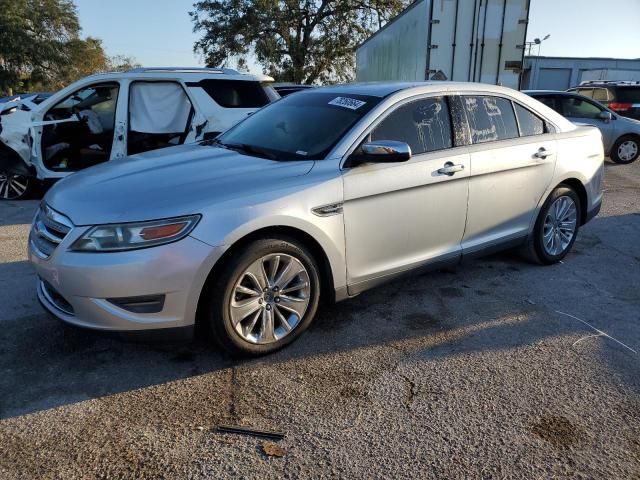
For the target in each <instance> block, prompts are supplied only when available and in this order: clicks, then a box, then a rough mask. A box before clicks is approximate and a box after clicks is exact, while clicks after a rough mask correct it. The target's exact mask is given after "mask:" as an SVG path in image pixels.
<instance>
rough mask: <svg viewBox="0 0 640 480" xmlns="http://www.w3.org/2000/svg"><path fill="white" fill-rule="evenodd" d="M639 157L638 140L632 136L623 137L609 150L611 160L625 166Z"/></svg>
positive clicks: (639, 140) (639, 142) (639, 143)
mask: <svg viewBox="0 0 640 480" xmlns="http://www.w3.org/2000/svg"><path fill="white" fill-rule="evenodd" d="M639 155H640V138H638V137H636V136H634V135H623V136H622V137H620V138H619V139H618V140H616V143H614V145H613V148H611V160H613V161H614V162H616V163H619V164H622V165H627V164H629V163H633V162H635V161H636V160H637V159H638V156H639Z"/></svg>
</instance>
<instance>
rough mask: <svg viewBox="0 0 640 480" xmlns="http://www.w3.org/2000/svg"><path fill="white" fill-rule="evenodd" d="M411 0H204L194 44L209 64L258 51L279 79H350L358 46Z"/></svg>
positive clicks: (198, 9)
mask: <svg viewBox="0 0 640 480" xmlns="http://www.w3.org/2000/svg"><path fill="white" fill-rule="evenodd" d="M408 3H409V1H408V0H360V1H358V0H200V1H198V2H196V3H195V4H194V8H195V10H194V11H193V12H190V15H191V18H192V20H193V22H194V31H196V32H201V33H202V38H201V39H200V40H199V41H198V42H196V44H195V46H194V50H195V51H196V52H201V53H202V54H203V55H204V56H205V59H206V62H207V65H209V66H220V65H226V64H228V63H229V61H230V60H231V59H235V60H236V61H239V62H240V63H244V64H246V59H247V57H248V56H249V55H254V56H255V58H256V59H257V61H258V62H259V63H260V64H261V65H262V66H263V68H264V70H265V71H266V72H267V73H269V74H270V75H272V76H274V77H275V78H276V79H277V80H278V81H287V82H296V83H307V84H311V83H313V82H322V83H326V82H336V81H349V80H351V79H352V77H353V63H354V53H355V49H356V47H357V46H358V45H359V44H360V43H361V42H363V41H364V40H365V39H366V38H368V37H369V36H370V35H371V34H372V33H373V32H374V31H376V30H377V29H378V28H380V27H381V26H382V25H383V24H384V23H386V22H387V21H388V20H389V19H390V18H391V17H393V16H394V15H396V14H397V13H399V12H400V11H401V10H402V9H403V8H404V7H405V6H406V5H407V4H408Z"/></svg>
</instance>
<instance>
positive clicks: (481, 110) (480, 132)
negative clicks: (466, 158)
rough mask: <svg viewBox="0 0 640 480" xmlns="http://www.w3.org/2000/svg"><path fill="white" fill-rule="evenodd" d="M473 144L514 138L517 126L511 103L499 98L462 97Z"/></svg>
mask: <svg viewBox="0 0 640 480" xmlns="http://www.w3.org/2000/svg"><path fill="white" fill-rule="evenodd" d="M462 98H463V102H464V107H465V110H466V112H467V119H468V120H469V128H470V130H471V139H472V141H473V143H484V142H491V141H494V140H506V139H509V138H516V137H518V136H519V134H518V125H517V123H516V116H515V114H514V112H513V106H512V105H511V101H510V100H507V99H505V98H500V97H462Z"/></svg>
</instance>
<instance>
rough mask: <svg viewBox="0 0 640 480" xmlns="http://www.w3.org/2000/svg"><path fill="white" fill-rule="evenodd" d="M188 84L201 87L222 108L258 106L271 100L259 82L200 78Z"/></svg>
mask: <svg viewBox="0 0 640 480" xmlns="http://www.w3.org/2000/svg"><path fill="white" fill-rule="evenodd" d="M188 86H189V87H200V88H202V89H203V90H204V91H205V92H207V94H208V95H209V96H210V97H211V98H212V99H213V101H214V102H216V103H217V104H218V105H220V106H221V107H224V108H259V107H263V106H265V105H266V104H268V103H269V102H271V101H272V100H273V99H272V98H270V96H269V94H268V92H267V89H266V88H265V86H263V85H262V84H261V83H260V82H250V81H246V80H202V81H200V82H198V83H189V84H188ZM267 88H271V87H267ZM274 98H277V97H274Z"/></svg>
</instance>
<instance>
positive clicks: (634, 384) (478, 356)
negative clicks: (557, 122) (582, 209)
mask: <svg viewBox="0 0 640 480" xmlns="http://www.w3.org/2000/svg"><path fill="white" fill-rule="evenodd" d="M36 206H37V200H33V201H25V202H5V203H0V285H2V288H0V478H2V479H14V478H16V479H18V478H20V479H22V478H24V479H34V478H38V479H48V478H52V479H53V478H64V479H72V478H82V479H92V478H154V479H155V478H194V479H195V478H398V479H400V478H410V479H415V478H487V479H488V478H495V479H503V478H527V479H537V478H543V479H549V478H607V479H611V478H619V479H632V478H640V164H632V165H628V166H618V165H613V164H607V165H606V192H605V201H604V205H603V209H602V212H601V213H600V215H599V216H598V217H597V218H596V219H595V220H593V221H592V222H591V223H590V224H588V225H587V226H586V227H585V228H583V229H582V230H581V231H580V233H579V236H578V240H577V242H576V244H575V246H574V249H573V253H571V254H570V255H569V256H568V257H567V258H566V259H565V261H564V262H563V263H561V264H558V265H554V266H550V267H540V266H534V265H530V264H528V263H525V262H524V261H522V260H520V259H519V258H518V257H517V256H514V255H512V254H501V255H497V256H493V257H489V258H485V259H479V260H475V261H473V262H470V263H467V264H464V265H461V266H459V267H457V268H456V269H455V270H446V271H440V272H434V273H430V274H427V275H422V276H418V277H413V278H408V279H405V280H401V281H396V282H393V283H389V284H387V285H385V286H382V287H380V288H378V289H376V290H373V291H370V292H367V293H364V294H362V295H360V296H359V297H357V298H355V299H353V300H350V301H346V302H343V303H340V304H337V305H335V306H332V307H325V308H324V309H323V310H322V311H321V314H320V316H319V318H318V319H317V320H316V322H315V324H314V325H313V326H312V327H311V329H310V331H309V332H308V333H307V334H305V335H304V336H303V337H301V338H300V339H299V341H297V342H296V343H295V344H293V345H291V346H290V347H288V348H286V349H285V350H283V351H281V352H279V353H277V354H274V355H271V356H268V357H264V358H261V359H257V360H250V361H238V360H234V359H231V358H228V357H226V356H225V355H223V354H222V353H220V352H218V351H217V350H215V349H214V348H213V347H209V346H208V345H206V344H204V343H200V342H174V343H167V342H157V341H156V342H142V343H141V342H131V341H124V340H121V339H118V338H112V337H106V336H104V335H100V334H96V333H93V332H89V331H84V330H78V329H75V328H71V327H67V326H65V325H63V324H62V323H60V322H58V321H56V320H55V319H52V318H50V317H49V316H47V315H45V314H44V313H43V311H42V310H41V308H40V306H39V305H38V303H37V301H36V299H35V296H34V288H33V287H34V283H35V278H34V274H33V272H32V270H31V268H30V267H29V264H28V262H27V261H26V242H27V234H28V229H29V225H28V224H29V222H30V220H31V217H32V215H33V212H34V210H35V208H36ZM219 424H232V425H242V426H246V427H252V428H261V429H268V430H275V431H281V432H284V433H285V434H286V437H285V439H284V440H282V441H280V442H277V444H278V445H279V446H280V447H281V450H280V451H277V450H278V449H276V451H275V452H274V449H272V448H269V446H268V445H267V446H266V450H267V451H268V452H270V453H272V454H273V453H277V454H278V455H281V456H273V455H271V456H270V455H267V454H266V453H265V444H264V442H265V441H264V440H261V439H258V438H254V437H250V436H238V435H232V434H221V433H218V432H217V431H216V429H215V427H216V426H217V425H219Z"/></svg>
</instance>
